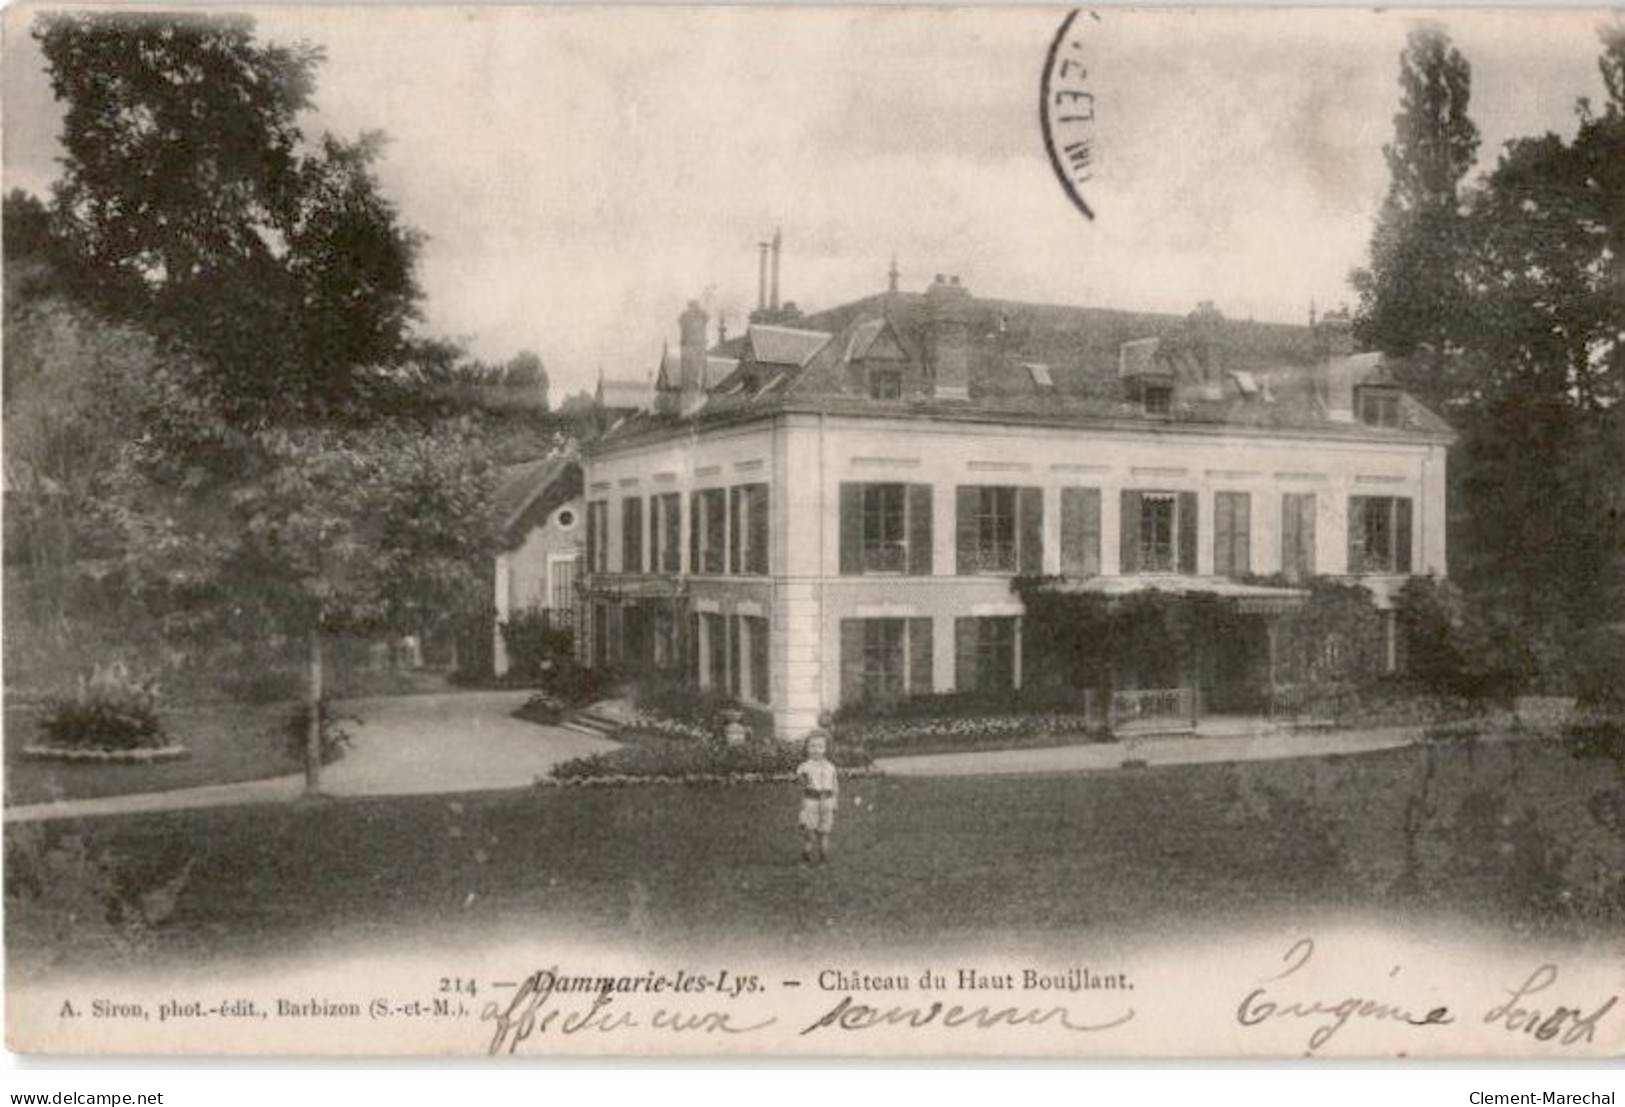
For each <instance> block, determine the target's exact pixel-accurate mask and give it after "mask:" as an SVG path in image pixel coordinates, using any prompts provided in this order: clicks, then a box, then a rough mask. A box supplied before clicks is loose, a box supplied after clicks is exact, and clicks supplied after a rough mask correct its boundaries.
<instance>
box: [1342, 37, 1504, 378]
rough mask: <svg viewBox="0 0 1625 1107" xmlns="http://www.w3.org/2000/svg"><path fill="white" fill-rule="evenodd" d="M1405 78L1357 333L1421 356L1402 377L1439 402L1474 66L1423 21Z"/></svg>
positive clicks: (1458, 295)
mask: <svg viewBox="0 0 1625 1107" xmlns="http://www.w3.org/2000/svg"><path fill="white" fill-rule="evenodd" d="M1399 85H1400V106H1399V111H1398V113H1397V114H1395V116H1394V139H1393V141H1392V142H1390V143H1389V144H1387V145H1386V146H1384V147H1383V157H1384V158H1385V159H1386V160H1387V162H1388V172H1389V188H1388V195H1387V197H1386V198H1385V199H1384V201H1383V205H1382V209H1381V211H1380V212H1379V214H1378V216H1377V225H1376V229H1375V230H1374V232H1373V233H1372V237H1371V264H1370V267H1369V268H1368V269H1359V270H1356V271H1355V272H1354V273H1353V274H1351V275H1350V280H1351V282H1352V283H1353V285H1354V288H1355V290H1356V291H1357V292H1358V293H1359V297H1360V304H1359V309H1358V311H1357V313H1356V317H1355V331H1356V335H1357V336H1358V337H1359V339H1360V340H1361V341H1362V342H1363V343H1364V344H1365V345H1366V346H1368V347H1371V348H1375V349H1378V350H1382V351H1383V352H1385V353H1389V354H1395V355H1420V356H1418V357H1416V358H1415V359H1414V360H1413V362H1412V365H1413V366H1414V369H1413V379H1411V380H1408V381H1407V382H1406V383H1408V384H1410V385H1411V386H1412V387H1413V388H1414V389H1415V390H1416V391H1417V392H1418V393H1419V394H1420V395H1421V396H1422V398H1423V399H1424V400H1426V401H1428V402H1430V403H1431V404H1433V405H1435V406H1442V405H1443V402H1444V401H1446V400H1448V399H1449V398H1450V397H1451V394H1452V387H1453V386H1452V383H1451V381H1450V379H1449V376H1450V374H1449V369H1450V366H1451V364H1452V362H1451V360H1450V353H1451V350H1452V349H1453V348H1454V347H1456V346H1457V345H1458V344H1459V341H1460V338H1461V334H1462V325H1463V323H1464V322H1465V319H1466V311H1465V308H1466V304H1467V296H1466V288H1465V283H1464V280H1463V272H1462V270H1463V263H1462V253H1463V250H1464V248H1465V246H1466V244H1467V240H1466V226H1465V219H1464V215H1463V211H1462V205H1461V196H1460V189H1461V184H1462V180H1463V178H1464V177H1465V176H1466V175H1467V172H1468V171H1469V170H1470V169H1471V168H1472V165H1473V161H1474V159H1475V157H1476V156H1477V153H1478V144H1479V138H1478V128H1477V127H1476V126H1474V124H1473V122H1472V120H1471V119H1470V118H1468V115H1467V105H1468V101H1469V99H1470V97H1471V92H1472V69H1471V66H1469V65H1468V63H1467V59H1466V58H1464V57H1463V56H1462V55H1461V53H1460V52H1459V51H1458V50H1456V49H1455V48H1454V47H1453V46H1451V44H1450V39H1449V37H1448V36H1447V35H1446V34H1445V33H1444V32H1443V31H1442V30H1440V29H1438V28H1436V27H1424V28H1420V29H1418V30H1415V31H1412V32H1411V34H1410V37H1409V39H1408V40H1407V43H1406V46H1405V50H1404V51H1403V52H1402V53H1401V54H1400V57H1399Z"/></svg>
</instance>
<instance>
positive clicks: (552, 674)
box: [541, 655, 620, 707]
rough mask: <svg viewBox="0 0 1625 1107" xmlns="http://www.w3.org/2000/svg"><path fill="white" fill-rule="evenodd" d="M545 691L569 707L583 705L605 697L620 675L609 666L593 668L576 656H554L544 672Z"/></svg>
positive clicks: (543, 686) (617, 681)
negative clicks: (607, 667)
mask: <svg viewBox="0 0 1625 1107" xmlns="http://www.w3.org/2000/svg"><path fill="white" fill-rule="evenodd" d="M541 680H542V691H544V692H547V693H549V694H550V695H552V696H553V697H554V698H555V699H557V700H559V701H560V702H561V703H563V704H564V705H565V706H567V707H580V706H582V705H583V704H588V703H592V702H594V701H596V700H601V699H603V698H604V695H605V693H606V692H608V691H609V690H610V689H612V688H614V687H615V686H616V685H617V684H618V683H619V682H620V678H619V677H618V676H617V675H616V674H615V673H614V672H613V671H611V670H609V669H589V668H587V667H586V666H585V665H583V664H581V662H579V661H577V660H576V659H575V658H574V657H573V656H569V655H565V656H563V657H559V658H556V659H554V661H553V662H552V664H551V666H550V667H549V668H547V669H545V670H544V671H543V672H542V676H541Z"/></svg>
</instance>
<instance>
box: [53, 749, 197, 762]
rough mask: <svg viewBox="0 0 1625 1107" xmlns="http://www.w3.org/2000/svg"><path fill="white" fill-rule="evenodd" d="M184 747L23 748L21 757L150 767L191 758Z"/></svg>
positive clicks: (190, 752) (190, 754)
mask: <svg viewBox="0 0 1625 1107" xmlns="http://www.w3.org/2000/svg"><path fill="white" fill-rule="evenodd" d="M191 756H192V751H191V750H190V749H188V748H186V747H185V746H158V747H156V748H154V749H144V750H96V749H84V750H76V749H69V748H67V747H65V746H24V747H23V757H24V758H25V759H26V760H29V761H69V762H72V761H90V762H95V763H96V764H98V765H152V764H156V763H158V762H160V761H179V760H181V759H182V758H186V757H191Z"/></svg>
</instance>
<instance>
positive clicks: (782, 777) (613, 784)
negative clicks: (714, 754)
mask: <svg viewBox="0 0 1625 1107" xmlns="http://www.w3.org/2000/svg"><path fill="white" fill-rule="evenodd" d="M880 775H882V773H881V771H880V770H879V769H876V768H864V769H841V770H840V772H839V776H840V778H841V779H842V780H853V779H862V778H865V777H876V776H880ZM795 779H796V774H795V773H733V774H724V773H688V774H685V775H682V776H670V775H660V776H638V775H634V774H630V773H615V774H612V775H609V776H578V777H569V778H566V779H564V780H560V779H558V778H556V777H537V778H536V783H537V785H538V786H540V787H544V788H619V787H626V786H628V785H635V784H668V785H669V784H695V785H703V784H791V783H794V782H795Z"/></svg>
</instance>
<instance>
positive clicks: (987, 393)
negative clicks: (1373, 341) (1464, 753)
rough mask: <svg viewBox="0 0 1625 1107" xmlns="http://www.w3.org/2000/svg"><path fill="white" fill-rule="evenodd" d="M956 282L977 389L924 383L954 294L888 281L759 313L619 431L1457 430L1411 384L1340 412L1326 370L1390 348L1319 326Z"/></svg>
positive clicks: (1445, 436) (1334, 374) (1369, 368)
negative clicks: (921, 422) (900, 389)
mask: <svg viewBox="0 0 1625 1107" xmlns="http://www.w3.org/2000/svg"><path fill="white" fill-rule="evenodd" d="M952 293H953V298H952V300H951V305H952V306H951V310H952V312H953V315H952V319H953V322H954V324H955V326H956V327H957V328H958V329H959V330H960V333H962V334H963V335H964V336H965V339H966V343H967V352H968V355H969V356H968V381H967V387H968V399H953V398H949V397H947V396H943V397H941V398H938V397H935V396H934V395H932V394H931V391H930V388H929V383H928V382H929V379H930V374H931V372H933V371H934V367H932V366H931V365H930V363H929V359H928V356H927V352H928V350H929V349H930V337H931V324H932V313H933V311H935V310H936V304H938V303H941V302H944V300H939V299H938V295H937V294H934V293H909V292H887V293H879V294H876V295H873V296H868V297H865V298H863V299H860V300H854V301H852V302H850V303H846V304H842V305H839V306H837V307H834V308H831V309H829V310H827V311H822V312H817V313H814V314H811V315H807V316H804V317H803V318H801V319H800V320H798V326H797V327H795V328H790V327H778V326H763V325H753V326H751V327H750V328H749V329H748V330H747V331H746V333H745V334H743V335H740V336H738V337H735V338H732V339H730V340H728V341H727V342H725V343H722V344H721V345H719V346H718V347H716V349H715V350H714V351H712V353H713V356H719V357H725V358H736V359H738V366H737V369H736V370H734V371H733V372H731V373H730V374H728V375H727V376H725V377H721V378H719V377H717V376H716V375H714V374H713V375H712V376H711V377H710V379H709V381H708V384H709V386H710V389H711V392H710V394H709V395H708V396H707V398H706V401H705V403H704V404H703V405H701V406H700V407H699V408H698V410H697V411H693V412H691V413H689V414H687V415H678V414H676V413H674V412H669V411H668V412H664V413H651V414H649V415H646V416H639V417H636V418H633V419H629V420H627V421H626V422H625V423H624V424H623V425H622V426H620V427H618V428H617V429H616V431H615V433H614V434H612V435H611V436H609V437H610V439H611V440H615V439H621V438H625V437H626V436H629V435H638V434H643V433H654V432H658V430H659V429H660V428H661V427H662V426H665V425H669V424H673V423H686V422H688V421H689V420H692V419H698V420H700V421H702V422H703V421H706V420H710V419H722V418H738V417H743V416H748V415H749V414H750V413H751V412H753V411H756V410H760V411H764V412H766V411H770V410H779V409H785V408H793V409H795V410H803V409H812V410H826V411H839V412H840V413H842V414H855V415H866V414H885V415H887V416H896V415H907V416H914V417H922V418H929V417H937V418H956V419H958V418H976V419H984V420H985V419H989V418H993V419H1000V420H1004V421H1010V422H1018V423H1029V422H1030V423H1037V424H1048V425H1063V426H1067V425H1078V424H1084V425H1100V424H1102V423H1110V424H1114V425H1116V424H1134V423H1147V422H1155V423H1156V424H1157V425H1158V426H1160V427H1164V428H1168V429H1173V430H1178V429H1181V428H1198V427H1202V426H1207V427H1210V428H1213V429H1222V428H1224V427H1238V428H1252V429H1254V430H1257V431H1260V432H1263V431H1270V430H1283V431H1285V430H1293V431H1308V432H1324V433H1326V434H1328V435H1335V436H1337V437H1345V438H1346V437H1360V438H1366V437H1370V438H1388V439H1396V440H1403V439H1411V440H1415V439H1418V438H1422V439H1425V440H1427V441H1449V440H1450V438H1451V437H1452V434H1451V431H1450V428H1449V426H1448V425H1447V424H1445V423H1444V421H1443V420H1441V419H1440V418H1439V417H1438V416H1436V415H1434V414H1433V413H1432V412H1430V411H1428V410H1427V409H1426V408H1424V407H1423V406H1422V405H1421V404H1420V403H1418V402H1417V401H1416V400H1415V399H1414V398H1412V397H1409V396H1406V397H1405V400H1404V402H1403V403H1402V404H1401V412H1400V425H1399V426H1397V427H1369V426H1366V425H1364V424H1361V423H1356V422H1351V421H1350V420H1349V419H1348V418H1346V417H1337V416H1334V414H1333V413H1332V411H1331V409H1330V406H1329V405H1328V403H1327V399H1328V397H1327V394H1326V393H1327V387H1328V382H1329V381H1330V382H1334V383H1339V384H1340V386H1343V387H1348V386H1358V385H1360V384H1363V383H1372V382H1375V381H1378V380H1381V381H1389V380H1392V379H1394V374H1393V373H1392V371H1391V369H1392V366H1391V362H1390V361H1389V360H1388V359H1385V358H1383V357H1382V356H1381V355H1376V354H1361V355H1354V356H1352V357H1347V358H1328V357H1327V355H1326V354H1325V353H1324V352H1323V351H1322V350H1320V349H1319V348H1317V336H1316V333H1315V331H1314V330H1312V329H1311V328H1310V327H1308V326H1303V325H1295V324H1284V323H1260V322H1254V321H1252V320H1234V319H1226V318H1224V317H1223V316H1222V315H1220V314H1219V313H1217V312H1216V311H1213V310H1212V309H1211V308H1207V309H1206V310H1198V311H1196V312H1193V313H1191V314H1190V315H1173V314H1158V313H1151V312H1135V311H1119V310H1115V309H1108V308H1092V307H1071V306H1065V305H1055V304H1037V303H1024V302H1019V301H1013V300H999V299H981V298H976V297H973V296H971V295H969V293H968V292H965V291H964V290H963V289H962V287H961V286H958V285H953V286H952ZM944 299H946V298H944ZM877 344H879V346H880V347H881V348H882V349H883V350H884V351H885V356H888V357H889V356H896V355H897V354H899V353H900V354H901V356H902V357H903V358H904V359H905V360H906V362H907V363H908V365H910V366H911V367H913V369H914V370H915V371H916V372H917V374H918V375H919V378H920V379H921V380H922V381H925V382H927V384H926V385H925V386H924V387H923V388H922V389H906V390H905V394H904V397H903V398H902V399H896V400H877V399H872V398H871V397H870V396H869V395H868V391H867V388H866V386H865V381H866V375H865V373H864V372H863V371H862V368H861V363H862V362H864V361H865V360H869V359H872V358H873V357H875V356H878V351H877V350H876V346H877ZM1035 365H1036V366H1040V367H1041V370H1040V371H1037V372H1035V371H1034V370H1033V368H1032V367H1033V366H1035ZM1147 379H1151V380H1161V381H1166V382H1168V383H1170V384H1172V385H1173V397H1172V403H1171V405H1170V410H1169V411H1168V412H1167V413H1166V414H1149V413H1147V411H1146V410H1145V406H1144V401H1143V399H1142V397H1141V394H1140V389H1142V388H1143V386H1144V382H1145V381H1146V380H1147ZM1348 406H1349V405H1348V404H1347V403H1346V402H1345V403H1343V404H1340V405H1339V407H1340V408H1344V409H1346V408H1347V407H1348Z"/></svg>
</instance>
